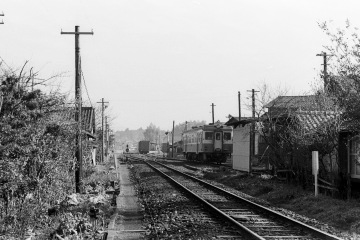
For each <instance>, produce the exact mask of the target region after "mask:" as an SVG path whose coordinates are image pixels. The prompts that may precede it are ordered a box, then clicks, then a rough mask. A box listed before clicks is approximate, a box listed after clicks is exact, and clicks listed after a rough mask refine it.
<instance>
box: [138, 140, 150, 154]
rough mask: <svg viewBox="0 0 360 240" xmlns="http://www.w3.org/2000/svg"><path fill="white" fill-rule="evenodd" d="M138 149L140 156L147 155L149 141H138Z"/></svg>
mask: <svg viewBox="0 0 360 240" xmlns="http://www.w3.org/2000/svg"><path fill="white" fill-rule="evenodd" d="M138 149H139V153H140V154H147V153H149V151H150V141H140V142H139V147H138Z"/></svg>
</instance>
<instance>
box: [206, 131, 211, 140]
mask: <svg viewBox="0 0 360 240" xmlns="http://www.w3.org/2000/svg"><path fill="white" fill-rule="evenodd" d="M212 139H213V133H212V132H205V140H212Z"/></svg>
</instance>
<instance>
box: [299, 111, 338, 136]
mask: <svg viewBox="0 0 360 240" xmlns="http://www.w3.org/2000/svg"><path fill="white" fill-rule="evenodd" d="M294 115H295V117H296V118H297V119H298V122H299V124H300V126H301V127H302V128H303V129H304V130H305V131H307V132H311V131H313V130H316V129H318V128H319V127H321V126H324V125H325V124H329V123H332V122H333V121H334V120H335V119H336V118H338V117H340V113H339V112H334V111H297V112H296V113H295V114H294Z"/></svg>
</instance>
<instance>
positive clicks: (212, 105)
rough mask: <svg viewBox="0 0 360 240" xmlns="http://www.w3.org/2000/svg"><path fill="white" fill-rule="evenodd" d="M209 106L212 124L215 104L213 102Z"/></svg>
mask: <svg viewBox="0 0 360 240" xmlns="http://www.w3.org/2000/svg"><path fill="white" fill-rule="evenodd" d="M210 106H211V112H212V122H213V124H214V122H215V120H214V107H215V106H216V105H214V103H212V104H211V105H210Z"/></svg>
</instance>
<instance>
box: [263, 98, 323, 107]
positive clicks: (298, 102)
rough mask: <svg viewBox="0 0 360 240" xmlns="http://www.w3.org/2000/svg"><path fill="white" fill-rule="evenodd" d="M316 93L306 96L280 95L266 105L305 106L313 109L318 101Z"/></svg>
mask: <svg viewBox="0 0 360 240" xmlns="http://www.w3.org/2000/svg"><path fill="white" fill-rule="evenodd" d="M316 100H317V98H316V95H306V96H278V97H277V98H275V99H274V100H272V101H270V102H269V103H268V104H266V105H265V107H266V108H271V107H273V108H303V109H312V108H313V107H314V104H313V103H314V102H316Z"/></svg>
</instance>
